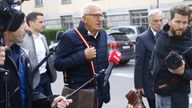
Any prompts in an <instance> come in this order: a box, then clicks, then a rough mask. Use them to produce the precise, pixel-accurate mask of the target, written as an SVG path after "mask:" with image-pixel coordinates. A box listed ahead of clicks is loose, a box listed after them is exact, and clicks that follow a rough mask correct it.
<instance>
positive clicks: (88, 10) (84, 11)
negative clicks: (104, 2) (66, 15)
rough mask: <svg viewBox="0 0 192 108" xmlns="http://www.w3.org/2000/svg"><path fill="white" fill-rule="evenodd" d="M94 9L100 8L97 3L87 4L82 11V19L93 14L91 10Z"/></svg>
mask: <svg viewBox="0 0 192 108" xmlns="http://www.w3.org/2000/svg"><path fill="white" fill-rule="evenodd" d="M92 7H99V5H97V4H95V3H87V4H85V5H84V6H83V7H82V9H81V18H82V17H83V16H84V15H86V14H90V13H91V11H92V10H91V9H92Z"/></svg>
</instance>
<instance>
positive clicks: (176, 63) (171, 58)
mask: <svg viewBox="0 0 192 108" xmlns="http://www.w3.org/2000/svg"><path fill="white" fill-rule="evenodd" d="M165 63H166V65H167V68H168V70H169V71H170V72H171V73H172V74H177V75H183V73H184V70H185V61H184V60H183V56H182V55H179V54H178V53H177V52H175V51H171V52H170V53H169V54H168V56H167V57H166V59H165Z"/></svg>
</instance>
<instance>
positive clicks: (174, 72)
mask: <svg viewBox="0 0 192 108" xmlns="http://www.w3.org/2000/svg"><path fill="white" fill-rule="evenodd" d="M168 69H169V68H168ZM169 71H170V72H171V73H172V74H177V75H183V74H184V71H185V61H184V60H182V65H181V66H180V67H178V68H177V69H175V70H172V69H169Z"/></svg>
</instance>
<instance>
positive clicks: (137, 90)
mask: <svg viewBox="0 0 192 108" xmlns="http://www.w3.org/2000/svg"><path fill="white" fill-rule="evenodd" d="M135 91H136V92H137V93H138V94H140V95H143V94H145V92H144V89H143V88H139V89H135Z"/></svg>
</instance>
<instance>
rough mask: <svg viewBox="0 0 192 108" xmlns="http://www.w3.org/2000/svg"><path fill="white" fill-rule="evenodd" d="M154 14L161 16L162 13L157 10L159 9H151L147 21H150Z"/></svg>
mask: <svg viewBox="0 0 192 108" xmlns="http://www.w3.org/2000/svg"><path fill="white" fill-rule="evenodd" d="M156 14H161V15H163V13H162V11H161V10H159V9H153V10H150V11H149V14H148V20H149V21H151V19H152V17H153V16H154V15H156Z"/></svg>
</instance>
